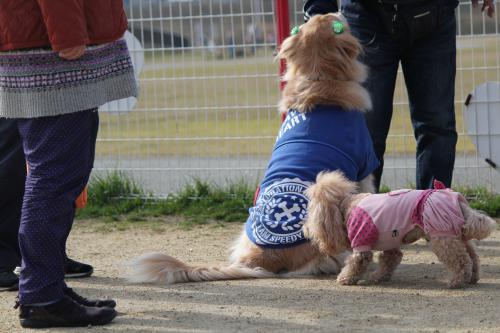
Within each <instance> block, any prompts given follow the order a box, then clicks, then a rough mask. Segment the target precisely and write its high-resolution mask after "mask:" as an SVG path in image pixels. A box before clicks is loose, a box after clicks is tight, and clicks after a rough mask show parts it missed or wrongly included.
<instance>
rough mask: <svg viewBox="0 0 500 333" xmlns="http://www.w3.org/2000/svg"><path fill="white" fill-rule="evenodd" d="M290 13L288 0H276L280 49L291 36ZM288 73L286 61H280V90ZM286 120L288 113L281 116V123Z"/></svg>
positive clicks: (278, 46) (278, 44) (277, 41)
mask: <svg viewBox="0 0 500 333" xmlns="http://www.w3.org/2000/svg"><path fill="white" fill-rule="evenodd" d="M289 13H290V12H289V11H288V0H276V25H277V27H276V35H277V38H276V43H277V44H276V47H277V49H279V48H280V47H281V44H282V43H283V41H284V40H285V38H287V37H288V35H289V34H290V16H289V15H290V14H289ZM285 71H286V62H285V60H283V59H281V60H280V68H279V75H280V90H283V88H284V87H285V84H286V82H285V81H283V80H281V77H283V74H285ZM285 118H286V112H283V113H282V114H281V122H283V121H284V120H285Z"/></svg>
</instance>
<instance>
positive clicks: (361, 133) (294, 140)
mask: <svg viewBox="0 0 500 333" xmlns="http://www.w3.org/2000/svg"><path fill="white" fill-rule="evenodd" d="M378 165H379V163H378V160H377V158H376V156H375V152H374V151H373V144H372V141H371V138H370V134H369V133H368V129H367V128H366V124H365V119H364V116H363V113H361V112H357V111H345V110H342V109H341V108H339V107H335V106H317V107H315V108H314V109H313V110H312V111H311V112H308V113H301V112H298V111H295V110H290V111H289V112H288V115H287V117H286V119H285V121H284V122H283V124H282V125H281V129H280V131H279V134H278V137H277V139H276V144H275V146H274V150H273V153H272V156H271V161H270V162H269V165H268V168H267V171H266V174H265V176H264V179H263V180H262V182H261V184H260V192H259V194H258V196H257V198H256V201H255V206H254V207H252V208H250V210H249V212H250V215H249V217H248V220H247V222H246V232H247V235H248V238H249V239H250V240H251V241H252V242H254V243H255V244H257V245H259V246H263V247H271V248H272V247H274V248H279V247H289V246H294V245H298V244H301V243H303V242H305V241H306V239H305V238H304V234H303V232H302V225H303V223H304V221H305V218H306V215H307V204H308V199H307V197H306V196H305V194H304V191H305V190H306V189H307V188H308V187H309V186H310V185H311V184H312V183H314V182H315V180H316V176H317V175H318V173H320V172H321V171H335V170H341V171H342V172H343V173H344V174H345V176H346V177H347V178H349V179H350V180H352V181H360V180H362V179H364V178H366V177H367V176H368V175H369V174H371V173H372V172H373V171H374V170H375V168H377V167H378Z"/></svg>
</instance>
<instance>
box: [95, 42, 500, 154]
mask: <svg viewBox="0 0 500 333" xmlns="http://www.w3.org/2000/svg"><path fill="white" fill-rule="evenodd" d="M459 46H460V47H459V50H458V55H457V67H458V71H457V78H456V115H457V130H458V132H459V135H460V137H459V143H458V151H459V152H473V151H474V147H473V145H472V143H471V141H470V139H469V138H468V137H467V136H465V135H464V132H465V126H464V124H463V117H462V115H463V112H464V109H463V106H462V105H463V101H464V100H465V98H466V97H467V95H468V94H469V92H471V91H472V89H473V87H475V86H477V85H479V84H482V83H484V82H487V81H498V80H500V69H499V63H500V53H499V41H498V36H495V37H481V36H474V37H467V38H461V39H459ZM277 71H278V65H277V63H275V62H274V61H273V56H272V50H269V49H267V50H260V51H259V52H258V53H257V54H256V55H255V56H249V57H246V58H237V59H215V57H214V56H212V55H210V54H208V53H197V54H195V53H190V52H187V51H185V52H180V53H179V52H178V53H158V52H157V53H155V54H149V55H147V56H146V65H145V68H144V70H143V72H142V74H141V77H140V78H141V79H140V86H141V96H140V99H139V102H138V104H137V105H136V108H135V109H134V111H132V112H128V113H125V114H122V115H110V114H102V115H101V129H100V137H99V138H100V142H99V144H98V152H97V153H98V155H99V156H107V155H109V156H115V155H117V154H119V155H126V156H129V157H151V156H153V157H155V156H158V157H160V156H169V155H177V156H200V157H212V156H213V157H216V156H234V155H262V154H264V155H267V154H268V153H269V152H270V151H271V149H272V146H273V142H274V137H275V135H276V133H277V129H278V127H279V124H280V123H279V117H278V114H277V111H276V107H275V105H276V103H277V101H278V98H279V89H278V77H277V75H276V73H277ZM394 102H395V107H394V116H393V122H392V126H391V131H390V137H389V140H388V153H394V154H398V153H413V152H414V149H415V143H414V139H413V134H412V129H411V123H410V121H409V112H408V105H407V96H406V90H405V88H404V84H403V82H402V80H401V77H399V78H398V83H397V91H396V94H395V98H394Z"/></svg>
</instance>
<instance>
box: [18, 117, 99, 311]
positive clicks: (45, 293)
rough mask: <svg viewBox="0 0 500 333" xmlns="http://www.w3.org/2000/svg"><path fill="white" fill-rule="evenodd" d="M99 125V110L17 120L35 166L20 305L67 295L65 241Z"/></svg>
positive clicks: (26, 204) (23, 239)
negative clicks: (65, 290) (65, 293)
mask: <svg viewBox="0 0 500 333" xmlns="http://www.w3.org/2000/svg"><path fill="white" fill-rule="evenodd" d="M98 126H99V116H98V113H97V110H96V109H92V110H86V111H81V112H75V113H70V114H65V115H59V116H53V117H42V118H32V119H18V128H19V133H20V134H21V138H22V141H23V148H24V154H25V156H26V160H27V162H28V164H29V166H30V171H29V174H28V176H27V178H26V189H25V193H24V201H23V207H22V214H21V226H20V229H19V246H20V249H21V256H22V272H21V277H20V281H19V300H20V302H21V304H33V303H44V302H51V301H56V300H59V299H61V298H62V297H63V290H64V288H66V284H65V283H64V258H65V247H66V240H67V238H68V235H69V232H70V230H71V226H72V224H73V218H74V215H75V199H76V198H77V197H78V195H79V194H80V193H81V192H82V190H83V188H84V186H85V184H86V183H87V182H88V179H89V175H90V171H91V170H92V167H93V164H94V155H95V141H96V137H97V130H98Z"/></svg>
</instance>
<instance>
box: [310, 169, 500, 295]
mask: <svg viewBox="0 0 500 333" xmlns="http://www.w3.org/2000/svg"><path fill="white" fill-rule="evenodd" d="M354 186H355V184H354V183H352V182H351V181H349V180H347V178H345V177H344V176H343V175H342V174H341V173H340V172H338V171H335V172H330V173H324V174H319V175H318V177H317V180H316V184H315V185H313V186H311V187H310V188H309V189H308V191H307V194H308V195H309V196H310V201H309V212H308V219H307V221H306V223H305V225H304V234H305V235H306V237H309V238H311V239H313V240H314V242H316V243H317V246H318V247H319V248H321V249H328V250H330V251H332V252H331V254H334V253H335V252H340V251H343V250H348V249H350V245H349V240H348V236H347V227H346V218H347V217H348V216H349V214H350V211H351V210H352V208H353V207H354V206H355V205H356V204H357V203H358V202H359V201H360V200H361V199H362V198H363V197H365V196H366V195H370V194H355V193H354V192H353V190H352V189H353V187H354ZM342 191H344V193H342ZM460 209H461V211H462V214H463V216H464V219H465V224H464V227H463V229H462V235H461V236H462V237H461V238H456V237H451V236H440V237H432V236H429V235H427V236H429V238H430V244H431V247H432V250H433V251H434V253H435V254H436V256H437V257H438V259H439V260H440V261H441V262H442V263H443V264H444V265H445V266H446V267H447V268H448V270H449V271H451V273H452V274H453V275H452V278H451V280H450V282H449V287H450V288H462V287H464V286H465V285H467V284H474V283H476V282H477V281H478V280H479V257H478V255H477V254H476V251H475V249H474V246H473V244H472V242H471V239H478V240H480V239H484V238H486V237H487V236H489V235H490V234H491V232H492V231H493V230H494V229H495V228H496V227H497V225H496V222H495V221H494V220H493V219H492V218H490V217H488V216H487V215H484V214H482V213H480V212H478V211H476V210H474V209H472V208H470V207H469V206H468V205H467V204H466V203H462V202H460ZM325 232H326V233H327V234H328V235H329V236H327V237H325V236H324V234H323V233H325ZM333 235H335V236H333ZM423 235H424V232H423V231H422V230H421V229H419V230H418V231H417V230H415V229H414V230H412V231H410V232H409V233H408V234H407V235H406V236H405V237H404V238H403V243H410V242H413V241H416V240H417V239H419V238H420V237H421V236H423ZM372 257H373V256H372V252H371V251H365V252H357V253H353V254H352V255H351V256H349V258H347V260H346V263H345V264H346V265H345V267H344V268H343V269H342V271H341V272H340V274H339V275H338V277H337V282H338V283H339V284H344V285H351V284H356V283H357V282H358V280H360V279H361V278H362V277H363V275H364V274H365V273H366V270H367V268H368V265H369V264H370V263H371V261H372ZM402 257H403V253H402V252H401V251H400V250H399V249H391V250H388V251H383V252H381V253H380V256H379V266H378V269H377V270H376V271H375V272H374V273H372V275H371V281H372V282H373V283H378V282H381V281H388V280H389V279H390V278H391V276H392V274H393V272H394V270H395V269H396V267H397V266H398V265H399V263H400V262H401V259H402Z"/></svg>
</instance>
